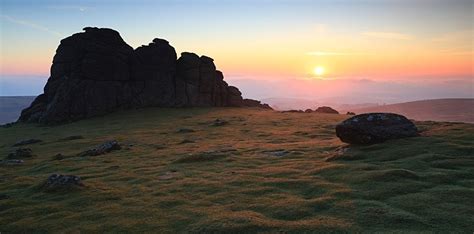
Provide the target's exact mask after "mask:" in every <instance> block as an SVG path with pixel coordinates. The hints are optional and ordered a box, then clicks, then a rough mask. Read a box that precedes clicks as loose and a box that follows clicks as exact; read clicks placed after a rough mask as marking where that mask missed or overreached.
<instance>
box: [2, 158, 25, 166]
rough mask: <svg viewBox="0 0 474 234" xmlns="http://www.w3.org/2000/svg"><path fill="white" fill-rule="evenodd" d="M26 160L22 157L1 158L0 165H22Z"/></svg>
mask: <svg viewBox="0 0 474 234" xmlns="http://www.w3.org/2000/svg"><path fill="white" fill-rule="evenodd" d="M24 162H25V161H23V160H21V159H5V160H0V165H8V166H10V165H20V164H23V163H24Z"/></svg>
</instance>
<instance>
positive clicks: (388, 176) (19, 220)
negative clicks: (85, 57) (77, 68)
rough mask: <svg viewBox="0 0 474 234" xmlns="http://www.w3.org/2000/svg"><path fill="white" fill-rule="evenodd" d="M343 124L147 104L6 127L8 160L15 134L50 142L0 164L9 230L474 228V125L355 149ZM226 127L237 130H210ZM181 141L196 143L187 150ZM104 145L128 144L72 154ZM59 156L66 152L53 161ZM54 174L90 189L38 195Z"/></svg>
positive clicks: (437, 128)
mask: <svg viewBox="0 0 474 234" xmlns="http://www.w3.org/2000/svg"><path fill="white" fill-rule="evenodd" d="M345 118H347V116H345V115H330V114H328V115H326V114H318V115H302V114H298V113H278V112H272V111H260V110H256V109H234V108H207V109H206V108H201V109H200V108H195V109H146V110H136V111H128V112H123V113H116V114H111V115H108V116H104V117H98V118H94V119H90V120H84V121H80V122H76V123H70V124H66V125H61V126H54V127H51V126H38V125H34V124H18V125H15V126H13V127H11V128H4V129H0V139H2V143H1V144H0V154H1V155H4V156H6V155H7V154H8V153H9V152H11V151H12V147H11V145H12V144H14V143H15V142H17V141H18V140H21V139H28V138H35V139H41V140H42V141H43V143H41V144H33V145H28V147H29V148H31V149H32V151H33V154H35V155H36V156H35V157H31V158H25V162H24V163H23V164H21V165H15V166H14V167H13V166H2V167H0V191H1V194H0V227H1V228H0V231H5V232H77V231H82V232H103V231H109V232H119V231H120V232H156V231H159V232H162V233H175V232H209V233H212V232H219V233H222V232H240V233H242V232H272V233H274V232H337V231H353V232H361V231H367V232H379V231H383V232H421V231H426V232H472V231H473V230H474V225H473V224H474V220H473V218H472V214H473V213H474V208H472V204H471V203H472V201H474V166H473V164H474V157H473V156H474V147H473V142H474V126H473V125H470V124H462V123H436V122H418V123H417V126H418V127H419V128H420V129H422V130H423V132H422V136H420V137H415V138H410V139H400V140H394V141H389V142H385V143H383V144H378V145H371V146H347V145H345V144H343V143H341V142H340V141H339V140H338V139H337V138H336V137H335V134H334V126H335V124H337V123H338V122H340V121H342V120H344V119H345ZM216 119H221V120H225V121H227V122H228V124H225V125H223V126H217V127H214V126H212V125H213V123H214V122H215V120H216ZM181 128H189V129H193V131H194V132H189V133H185V134H184V133H182V132H179V131H177V129H181ZM71 136H84V137H83V138H80V137H71ZM184 137H186V138H184ZM187 137H189V138H187ZM191 137H192V138H191ZM183 138H184V139H192V140H193V141H194V143H187V144H180V142H182V141H183ZM64 139H67V140H64ZM108 139H115V140H117V141H118V142H120V143H121V144H123V146H124V147H123V148H122V149H121V150H117V151H112V152H109V153H108V154H104V155H100V156H97V157H75V156H74V157H72V156H70V155H76V154H77V153H78V152H82V151H83V150H84V149H88V148H90V147H93V146H95V145H98V144H101V143H103V142H104V141H106V140H108ZM341 149H344V150H341ZM275 152H277V154H278V155H279V153H280V152H285V154H284V155H283V156H281V157H274V156H272V154H274V153H275ZM57 154H62V155H65V157H60V158H61V160H53V159H54V156H55V155H57ZM57 159H59V158H57ZM51 173H62V174H74V175H78V176H80V177H81V178H82V181H83V183H84V184H85V185H86V186H85V187H83V188H81V189H79V190H71V191H62V192H44V191H41V190H38V189H37V188H38V184H41V182H42V181H44V180H45V179H46V178H47V177H48V176H49V175H50V174H51Z"/></svg>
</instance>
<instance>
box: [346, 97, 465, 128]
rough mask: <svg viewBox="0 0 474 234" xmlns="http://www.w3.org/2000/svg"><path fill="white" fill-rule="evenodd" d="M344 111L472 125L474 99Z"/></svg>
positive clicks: (423, 102)
mask: <svg viewBox="0 0 474 234" xmlns="http://www.w3.org/2000/svg"><path fill="white" fill-rule="evenodd" d="M344 111H352V112H355V113H356V114H362V113H367V112H392V113H398V114H402V115H405V116H407V117H409V118H411V119H415V120H434V121H448V122H466V123H474V98H463V99H457V98H456V99H455V98H453V99H432V100H422V101H413V102H405V103H398V104H390V105H383V106H375V107H367V108H357V109H346V110H344Z"/></svg>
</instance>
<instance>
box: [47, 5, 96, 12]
mask: <svg viewBox="0 0 474 234" xmlns="http://www.w3.org/2000/svg"><path fill="white" fill-rule="evenodd" d="M46 8H48V9H52V10H73V11H81V12H86V11H90V10H92V9H94V8H92V7H87V6H76V5H64V6H47V7H46Z"/></svg>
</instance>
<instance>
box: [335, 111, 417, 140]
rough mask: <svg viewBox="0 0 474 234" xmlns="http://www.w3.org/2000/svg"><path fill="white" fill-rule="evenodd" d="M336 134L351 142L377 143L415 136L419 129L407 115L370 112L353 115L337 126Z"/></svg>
mask: <svg viewBox="0 0 474 234" xmlns="http://www.w3.org/2000/svg"><path fill="white" fill-rule="evenodd" d="M336 135H337V137H339V138H340V139H341V141H343V142H346V143H349V144H375V143H380V142H384V141H386V140H390V139H398V138H405V137H413V136H417V135H418V130H417V128H416V126H415V124H413V123H412V122H411V121H410V120H408V119H407V118H406V117H405V116H402V115H398V114H391V113H368V114H361V115H356V116H354V117H351V118H349V119H347V120H345V121H343V122H342V123H340V124H338V125H337V126H336Z"/></svg>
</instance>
